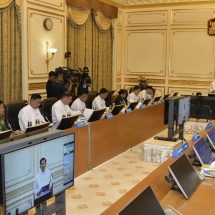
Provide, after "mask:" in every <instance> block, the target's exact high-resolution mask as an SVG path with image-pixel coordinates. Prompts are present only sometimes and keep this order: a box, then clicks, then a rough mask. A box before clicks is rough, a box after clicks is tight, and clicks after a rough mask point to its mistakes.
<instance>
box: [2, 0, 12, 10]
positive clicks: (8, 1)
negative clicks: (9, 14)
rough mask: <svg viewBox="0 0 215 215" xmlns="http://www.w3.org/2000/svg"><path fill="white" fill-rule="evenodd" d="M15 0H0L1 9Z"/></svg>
mask: <svg viewBox="0 0 215 215" xmlns="http://www.w3.org/2000/svg"><path fill="white" fill-rule="evenodd" d="M14 1H15V0H0V9H4V8H6V7H8V6H10V5H11V4H12V3H13V2H14Z"/></svg>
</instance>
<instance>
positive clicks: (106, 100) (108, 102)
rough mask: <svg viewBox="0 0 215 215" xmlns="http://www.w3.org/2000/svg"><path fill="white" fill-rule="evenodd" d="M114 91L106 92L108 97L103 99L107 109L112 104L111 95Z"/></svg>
mask: <svg viewBox="0 0 215 215" xmlns="http://www.w3.org/2000/svg"><path fill="white" fill-rule="evenodd" d="M114 92H115V90H112V91H108V95H107V97H106V99H105V103H106V106H107V107H109V106H110V105H111V104H112V103H111V97H112V95H113V94H114Z"/></svg>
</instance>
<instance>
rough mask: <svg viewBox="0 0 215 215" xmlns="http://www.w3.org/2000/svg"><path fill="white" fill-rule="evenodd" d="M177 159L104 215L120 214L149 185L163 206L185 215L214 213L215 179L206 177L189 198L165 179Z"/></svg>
mask: <svg viewBox="0 0 215 215" xmlns="http://www.w3.org/2000/svg"><path fill="white" fill-rule="evenodd" d="M205 133H206V131H205V130H203V131H202V132H201V134H200V135H201V136H205ZM193 144H195V142H192V141H190V142H189V148H188V149H187V150H186V151H185V154H189V153H190V151H191V149H192V145H193ZM176 159H177V158H175V157H170V158H169V159H168V160H167V161H166V162H164V163H163V164H161V165H160V166H159V167H158V168H157V169H156V170H154V171H153V172H152V173H151V174H150V175H148V176H147V177H146V178H145V179H143V180H142V181H141V182H139V183H138V184H137V185H136V186H135V187H133V188H132V189H131V190H130V191H128V192H127V193H126V194H125V195H124V196H122V197H121V198H120V199H119V200H118V201H116V202H115V203H114V204H112V205H111V206H110V207H109V208H108V209H107V210H105V211H104V212H103V213H102V215H112V214H118V213H119V211H121V210H122V209H123V208H124V207H125V206H126V205H127V204H129V203H130V202H131V201H132V200H133V199H134V198H135V197H136V196H137V195H138V194H139V193H141V192H142V191H143V190H144V189H145V188H146V187H147V186H149V185H150V186H151V187H152V190H153V191H154V193H155V195H156V197H157V199H158V200H159V202H160V204H161V206H163V207H164V206H166V205H170V206H172V207H173V208H175V209H176V210H178V211H179V212H180V213H181V214H183V215H193V214H195V215H204V214H205V215H214V214H215V204H214V196H215V179H213V178H205V179H204V180H203V181H202V182H201V183H200V185H199V186H198V187H197V188H196V190H195V191H194V192H193V194H192V195H191V197H190V198H189V199H186V198H185V197H184V195H183V194H182V193H179V192H177V191H173V190H171V189H170V187H171V183H168V182H167V181H166V180H165V176H168V175H169V171H168V166H169V165H170V164H171V163H173V162H174V161H175V160H176ZM184 168H186V167H184ZM134 212H135V209H134ZM134 214H135V213H134Z"/></svg>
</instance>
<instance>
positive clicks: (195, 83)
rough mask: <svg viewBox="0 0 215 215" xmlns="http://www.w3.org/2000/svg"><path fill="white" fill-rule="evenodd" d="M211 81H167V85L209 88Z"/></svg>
mask: <svg viewBox="0 0 215 215" xmlns="http://www.w3.org/2000/svg"><path fill="white" fill-rule="evenodd" d="M211 82H212V81H196V80H169V84H175V85H194V86H195V85H202V86H208V87H209V86H210V84H211Z"/></svg>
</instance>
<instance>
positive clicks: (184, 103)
mask: <svg viewBox="0 0 215 215" xmlns="http://www.w3.org/2000/svg"><path fill="white" fill-rule="evenodd" d="M189 118H190V97H182V98H180V99H179V103H178V119H177V120H178V123H177V124H178V125H181V124H183V123H184V122H186V121H188V120H189Z"/></svg>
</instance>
